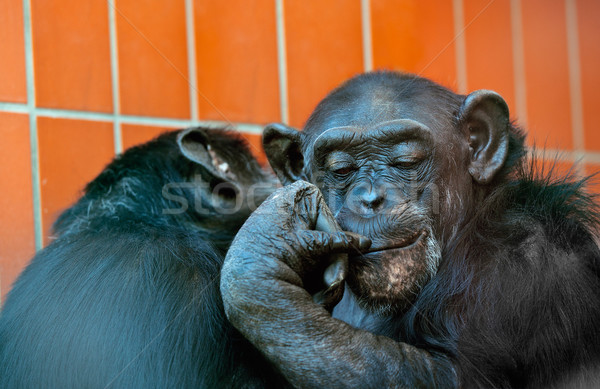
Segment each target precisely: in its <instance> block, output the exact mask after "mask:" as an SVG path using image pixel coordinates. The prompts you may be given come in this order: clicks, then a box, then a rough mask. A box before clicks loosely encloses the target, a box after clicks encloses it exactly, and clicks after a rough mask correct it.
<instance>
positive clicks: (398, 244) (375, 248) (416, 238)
mask: <svg viewBox="0 0 600 389" xmlns="http://www.w3.org/2000/svg"><path fill="white" fill-rule="evenodd" d="M427 235H428V232H427V231H426V230H421V231H416V232H415V233H413V234H411V235H408V236H406V237H404V238H403V239H401V240H394V241H390V240H386V241H378V240H374V241H373V245H372V246H371V247H370V248H369V249H367V250H365V251H362V252H361V254H373V253H380V252H384V251H391V250H408V249H411V248H412V247H414V246H416V245H417V244H418V243H419V242H420V241H421V240H422V239H424V238H425V237H426V236H427Z"/></svg>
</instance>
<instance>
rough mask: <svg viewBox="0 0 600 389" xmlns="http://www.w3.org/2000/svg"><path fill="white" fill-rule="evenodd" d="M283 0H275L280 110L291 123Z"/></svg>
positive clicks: (282, 115) (285, 119) (285, 120)
mask: <svg viewBox="0 0 600 389" xmlns="http://www.w3.org/2000/svg"><path fill="white" fill-rule="evenodd" d="M283 7H284V4H283V0H275V20H276V26H277V70H278V73H279V111H280V115H281V121H282V122H283V123H286V124H287V123H289V117H290V111H289V105H288V104H289V103H288V79H287V49H286V43H285V19H284V12H283Z"/></svg>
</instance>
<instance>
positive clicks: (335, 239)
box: [296, 230, 371, 257]
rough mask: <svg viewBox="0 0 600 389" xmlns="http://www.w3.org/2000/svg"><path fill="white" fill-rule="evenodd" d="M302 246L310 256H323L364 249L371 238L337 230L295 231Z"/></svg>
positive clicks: (369, 243) (368, 245) (368, 244)
mask: <svg viewBox="0 0 600 389" xmlns="http://www.w3.org/2000/svg"><path fill="white" fill-rule="evenodd" d="M296 235H297V237H298V239H299V240H300V241H301V242H302V246H303V247H304V248H305V250H307V251H308V254H309V255H310V256H313V257H314V256H323V255H328V254H335V253H348V252H351V251H362V250H366V249H368V248H369V247H370V245H371V240H370V239H369V238H367V237H365V236H362V235H359V234H355V233H351V232H346V231H338V232H335V233H329V232H323V231H315V230H300V231H297V232H296Z"/></svg>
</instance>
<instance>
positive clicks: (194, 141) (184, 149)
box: [177, 128, 237, 184]
mask: <svg viewBox="0 0 600 389" xmlns="http://www.w3.org/2000/svg"><path fill="white" fill-rule="evenodd" d="M177 145H178V146H179V150H180V151H181V153H182V154H183V155H184V156H185V157H186V158H187V159H189V160H190V161H193V162H195V163H197V164H198V165H200V166H201V167H202V168H203V174H206V175H208V176H209V179H210V180H217V181H224V182H231V183H233V184H235V182H236V181H237V177H235V176H234V174H233V173H232V172H231V169H230V167H229V164H228V163H227V161H225V160H224V159H223V158H222V157H221V156H219V155H218V154H217V153H216V152H215V150H213V149H212V147H211V145H210V138H209V136H208V134H207V132H206V131H205V130H204V129H202V128H188V129H185V130H182V131H181V132H180V133H179V134H178V135H177Z"/></svg>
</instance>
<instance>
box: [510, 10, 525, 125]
mask: <svg viewBox="0 0 600 389" xmlns="http://www.w3.org/2000/svg"><path fill="white" fill-rule="evenodd" d="M510 20H511V34H512V49H513V67H514V77H515V80H514V87H515V108H516V111H517V112H516V115H515V114H514V113H513V116H516V117H517V118H518V119H519V123H520V124H521V125H522V126H523V127H524V128H528V127H527V87H526V86H525V54H524V53H525V51H524V48H523V15H522V13H521V0H510Z"/></svg>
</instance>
